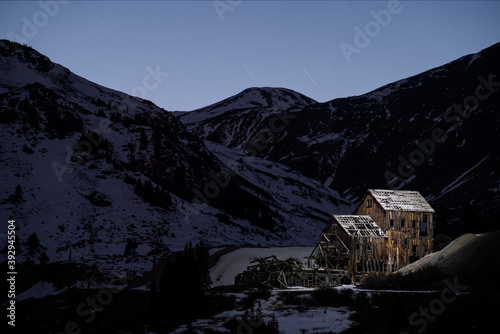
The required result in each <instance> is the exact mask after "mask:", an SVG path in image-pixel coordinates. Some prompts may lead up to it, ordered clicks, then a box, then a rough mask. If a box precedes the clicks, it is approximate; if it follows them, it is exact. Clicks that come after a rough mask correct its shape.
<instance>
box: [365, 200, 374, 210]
mask: <svg viewBox="0 0 500 334" xmlns="http://www.w3.org/2000/svg"><path fill="white" fill-rule="evenodd" d="M372 201H373V200H371V199H367V200H366V207H367V208H371V207H372V205H373V202H372Z"/></svg>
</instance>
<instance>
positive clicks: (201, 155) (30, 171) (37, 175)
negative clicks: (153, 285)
mask: <svg viewBox="0 0 500 334" xmlns="http://www.w3.org/2000/svg"><path fill="white" fill-rule="evenodd" d="M0 55H1V58H0V143H1V146H0V168H1V174H0V183H1V184H2V193H1V195H0V216H1V218H2V219H3V220H4V221H7V220H8V219H15V220H16V225H17V226H18V229H19V230H18V232H17V235H18V237H19V239H20V242H21V245H22V244H24V243H25V242H26V241H27V240H28V237H29V236H30V235H32V234H36V235H37V236H38V239H39V241H40V244H41V246H40V247H39V248H38V249H36V251H35V253H34V254H32V255H29V256H28V254H27V251H26V249H25V248H24V249H23V248H21V249H19V252H20V254H19V258H18V260H19V261H21V262H22V261H24V260H25V259H26V258H27V257H30V258H32V259H33V260H34V261H35V262H36V263H38V262H39V261H40V257H41V256H42V254H43V253H45V254H46V255H47V256H48V258H49V261H50V262H55V261H63V260H68V259H69V258H70V257H71V259H72V260H74V261H82V262H86V263H93V262H95V263H98V264H99V265H101V267H100V268H101V269H105V270H112V269H113V268H116V267H126V268H131V269H135V270H137V271H139V272H141V271H142V272H143V271H145V270H147V269H149V268H150V267H151V265H152V261H153V257H154V256H156V257H158V256H162V255H163V254H166V253H168V252H169V251H171V250H179V249H182V248H183V247H184V245H185V244H186V243H187V242H189V241H192V242H193V243H196V242H199V241H200V240H203V241H204V242H206V243H208V244H209V245H212V246H216V245H220V244H263V245H266V244H268V245H271V244H272V245H294V244H304V243H305V244H311V243H313V242H314V241H315V239H316V237H317V234H318V233H319V231H320V230H321V229H322V228H323V224H324V222H325V221H326V219H327V217H328V215H329V214H331V212H342V213H347V212H350V211H351V210H352V207H353V204H352V203H350V202H347V201H344V200H342V199H341V198H340V196H338V194H337V193H336V192H335V191H333V190H331V189H328V188H326V187H324V186H322V185H321V184H319V183H317V182H316V181H314V180H311V179H309V178H307V177H305V176H303V175H301V174H300V173H297V172H295V171H293V170H291V169H290V168H289V167H287V166H284V165H282V164H278V163H273V162H267V161H265V160H262V159H253V160H248V161H247V159H245V158H244V157H242V156H241V155H240V154H238V153H237V152H234V151H232V150H228V149H225V148H224V147H220V146H216V145H213V144H210V143H208V144H209V145H210V149H207V147H206V146H205V144H204V142H203V141H202V140H201V139H199V138H197V137H196V136H194V135H192V134H190V133H189V132H187V131H186V129H185V128H184V126H183V125H182V124H181V123H180V122H179V121H178V120H177V118H175V117H174V116H173V115H172V114H171V113H169V112H167V111H165V110H163V109H161V108H159V107H157V106H155V105H153V104H152V103H151V102H149V101H146V100H142V99H139V98H134V97H131V96H128V95H126V94H124V93H121V92H117V91H114V90H111V89H108V88H105V87H102V86H99V85H97V84H94V83H92V82H90V81H88V80H86V79H84V78H81V77H79V76H77V75H74V74H73V73H71V72H70V71H68V70H67V69H66V68H64V67H63V66H60V65H57V64H53V63H52V62H51V61H50V60H49V59H48V58H47V57H45V56H43V55H41V54H39V53H38V52H36V51H35V50H33V49H30V48H28V47H25V46H21V45H18V44H15V43H10V42H7V41H0ZM249 94H253V93H252V92H250V93H249ZM270 96H271V97H272V96H273V95H272V94H271V95H270ZM254 97H255V98H258V97H257V95H255V96H254ZM259 98H260V99H261V100H260V103H261V104H262V105H265V106H275V107H282V106H286V105H288V104H290V103H291V102H290V99H292V98H295V99H297V100H300V99H301V97H300V96H299V95H297V94H294V93H290V97H289V98H283V99H282V101H281V102H279V101H278V102H277V101H276V100H274V97H273V99H271V100H269V99H268V98H267V97H266V96H265V95H261V96H260V97H259ZM304 99H305V98H304ZM306 100H307V99H305V101H306ZM294 101H295V100H294ZM231 103H234V105H239V106H243V107H245V106H248V105H245V102H244V101H243V100H241V101H239V100H238V99H236V100H234V101H232V102H231ZM293 103H295V102H293ZM211 151H213V152H211ZM226 164H229V167H230V168H235V169H236V171H235V172H234V173H232V172H231V177H230V179H229V181H228V184H227V185H224V187H222V188H223V189H221V191H220V192H219V193H218V194H217V196H215V197H214V198H211V199H210V202H209V205H205V204H203V203H201V204H200V202H195V201H193V199H194V198H195V197H196V192H195V190H196V189H197V190H198V191H200V192H203V191H205V190H206V189H209V190H210V189H211V188H207V185H208V187H210V185H213V184H214V182H215V181H214V180H215V179H214V175H219V176H221V177H222V176H223V173H224V171H226V172H228V171H230V169H228V167H227V166H226ZM18 186H19V187H18ZM1 240H2V241H1V242H2V244H1V245H0V248H4V246H5V245H4V243H5V241H6V240H7V239H6V238H1Z"/></svg>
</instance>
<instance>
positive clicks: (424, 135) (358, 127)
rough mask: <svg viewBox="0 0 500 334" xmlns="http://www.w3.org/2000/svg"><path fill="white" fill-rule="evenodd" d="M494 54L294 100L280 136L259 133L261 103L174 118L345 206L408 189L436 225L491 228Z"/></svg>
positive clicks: (498, 182) (496, 211) (496, 199)
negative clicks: (324, 97) (313, 184)
mask: <svg viewBox="0 0 500 334" xmlns="http://www.w3.org/2000/svg"><path fill="white" fill-rule="evenodd" d="M499 58H500V44H496V45H493V46H491V47H489V48H487V49H485V50H482V51H481V52H478V53H476V54H471V55H468V56H464V57H462V58H460V59H458V60H456V61H453V62H451V63H448V64H446V65H443V66H441V67H438V68H435V69H431V70H429V71H426V72H424V73H421V74H419V75H416V76H413V77H410V78H406V79H403V80H399V81H397V82H394V83H391V84H388V85H386V86H384V87H381V88H379V89H376V90H374V91H372V92H369V93H367V94H364V95H360V96H353V97H348V98H340V99H335V100H332V101H329V102H326V103H313V102H311V101H309V102H308V101H304V102H308V103H300V102H297V103H295V104H293V105H289V106H286V108H288V109H287V110H286V113H287V115H288V116H289V118H288V120H289V122H288V123H287V124H280V125H284V126H283V127H281V128H279V130H280V131H269V127H270V126H269V124H270V122H271V121H272V120H273V117H274V118H275V117H276V116H275V115H276V114H277V113H279V112H278V111H277V110H276V108H272V107H264V106H262V107H258V108H257V107H256V108H248V109H247V110H248V112H247V111H246V110H243V111H242V110H238V109H236V110H233V109H229V108H226V107H225V106H224V105H221V106H220V107H218V105H217V104H216V105H215V106H213V107H211V108H209V109H200V110H197V111H193V112H192V113H193V115H191V113H188V114H187V115H182V116H179V119H180V120H181V121H182V122H183V123H185V124H186V125H187V127H188V129H189V130H190V131H192V132H193V133H195V134H197V135H200V136H202V138H204V139H208V140H211V141H214V142H217V143H219V144H221V145H224V146H226V147H228V148H231V149H236V150H239V151H242V152H246V153H252V154H253V155H257V156H258V157H260V158H263V159H267V160H271V161H275V162H280V163H284V164H286V165H288V166H290V167H291V168H293V169H294V170H296V171H298V172H300V173H302V174H303V175H306V176H308V177H310V178H312V179H314V180H316V181H318V182H321V183H323V184H324V185H326V186H329V187H331V188H332V189H335V190H337V191H339V193H340V194H341V195H342V196H344V197H346V198H349V199H350V200H352V201H353V202H357V201H358V200H359V199H360V197H361V196H362V195H363V193H364V192H365V191H366V189H369V188H396V189H415V190H419V191H421V192H422V194H423V195H424V196H425V197H426V198H427V199H428V200H429V201H430V203H431V204H432V205H433V207H434V208H435V209H437V210H438V214H441V218H442V220H446V221H448V223H450V222H452V223H454V224H459V223H461V222H462V220H463V218H464V215H465V216H468V217H469V218H472V219H474V220H475V221H476V223H478V224H479V221H481V224H485V225H489V226H490V227H491V225H492V224H494V223H497V222H498V219H499V217H500V171H499V165H498V164H499V160H500V148H499V146H498V143H499V142H500V131H499V121H500V117H499V109H500V104H499V91H498V87H499V85H500V84H499V82H500V64H499V62H498V59H499ZM268 90H269V89H267V88H266V89H262V91H268ZM276 91H277V90H276ZM242 94H243V93H242ZM292 102H293V101H292ZM248 104H249V103H247V105H248ZM467 106H468V107H467ZM467 108H468V109H467ZM281 112H283V111H281ZM212 115H216V116H215V117H212ZM193 120H195V121H193ZM255 147H258V148H259V149H257V150H256V149H254V148H255Z"/></svg>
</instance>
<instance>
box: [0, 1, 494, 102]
mask: <svg viewBox="0 0 500 334" xmlns="http://www.w3.org/2000/svg"><path fill="white" fill-rule="evenodd" d="M61 2H63V3H64V4H61V3H58V2H55V1H43V2H38V1H15V2H14V1H12V2H6V1H2V2H0V38H3V39H10V40H14V41H18V42H21V43H26V44H28V45H30V46H32V47H33V48H35V49H36V50H38V51H39V52H41V53H43V54H45V55H46V56H48V57H49V58H50V59H51V60H52V61H53V62H55V63H58V64H61V65H63V66H65V67H68V68H69V69H70V70H71V71H72V72H74V73H76V74H78V75H81V76H83V77H85V78H86V79H89V80H91V81H94V82H96V83H99V84H101V85H103V86H106V87H109V88H113V89H116V90H119V91H123V92H125V93H128V94H132V95H137V96H141V97H144V98H146V99H148V100H151V101H153V102H154V103H155V104H157V105H158V106H160V107H162V108H165V109H167V110H171V111H174V110H183V111H184V110H185V111H187V110H193V109H196V108H201V107H204V106H207V105H209V104H212V103H215V102H217V101H220V100H222V99H225V98H227V97H229V96H231V95H234V94H237V93H239V92H240V91H242V90H244V89H246V88H249V87H284V88H289V89H292V90H295V91H298V92H300V93H302V94H305V95H307V96H309V97H311V98H313V99H315V100H317V101H319V102H325V101H329V100H331V99H334V98H337V97H347V96H352V95H359V94H363V93H366V92H368V91H371V90H373V89H375V88H378V87H380V86H382V85H385V84H387V83H390V82H393V81H396V80H399V79H402V78H405V77H408V76H411V75H415V74H418V73H421V72H423V71H426V70H428V69H431V68H433V67H437V66H440V65H443V64H445V63H447V62H450V61H452V60H454V59H456V58H459V57H461V56H464V55H467V54H470V53H475V52H478V51H480V50H481V49H484V48H486V47H488V46H491V45H493V44H495V43H497V42H500V19H499V17H500V2H497V1H442V2H439V1H432V2H431V1H425V2H424V1H411V2H407V1H401V2H400V3H399V4H398V3H391V2H388V1H370V2H368V1H367V2H348V1H344V2H342V1H249V0H247V1H151V2H145V1H141V2H139V1H137V2H135V1H109V2H104V1H67V2H65V1H61ZM151 72H153V73H154V72H156V74H155V75H152V74H151ZM167 73H168V75H167Z"/></svg>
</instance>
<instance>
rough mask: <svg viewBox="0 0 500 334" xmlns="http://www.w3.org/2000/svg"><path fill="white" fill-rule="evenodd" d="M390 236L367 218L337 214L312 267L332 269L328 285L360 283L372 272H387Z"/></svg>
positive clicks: (313, 257) (319, 243) (317, 248)
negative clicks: (346, 281)
mask: <svg viewBox="0 0 500 334" xmlns="http://www.w3.org/2000/svg"><path fill="white" fill-rule="evenodd" d="M386 245H387V235H385V233H384V232H383V231H382V230H381V229H380V227H379V226H378V225H377V224H376V223H375V222H374V221H373V219H372V218H371V217H370V216H367V215H355V216H345V215H333V216H332V217H331V218H330V220H329V221H328V224H327V225H326V227H325V228H324V230H323V232H322V233H321V235H320V237H319V238H318V241H317V243H316V246H315V248H314V250H313V252H312V253H311V255H310V257H309V267H310V268H315V267H319V268H325V269H328V270H330V272H331V274H332V277H329V278H328V283H330V284H333V283H340V282H343V283H344V282H345V278H347V280H348V281H349V282H356V281H359V279H360V278H361V277H362V275H364V274H366V273H368V272H374V271H385V269H386V266H387V263H386V260H387V247H386ZM335 276H336V277H335Z"/></svg>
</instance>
